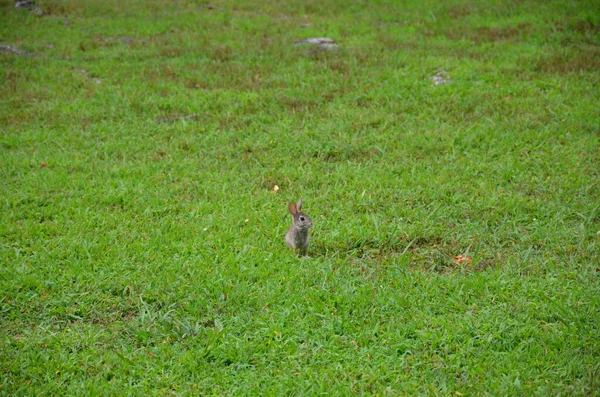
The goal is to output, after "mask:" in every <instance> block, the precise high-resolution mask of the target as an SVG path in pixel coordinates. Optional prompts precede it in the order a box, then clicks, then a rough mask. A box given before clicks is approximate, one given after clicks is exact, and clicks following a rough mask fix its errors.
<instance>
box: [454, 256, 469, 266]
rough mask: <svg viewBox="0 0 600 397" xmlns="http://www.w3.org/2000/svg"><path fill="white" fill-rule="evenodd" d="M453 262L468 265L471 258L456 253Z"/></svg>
mask: <svg viewBox="0 0 600 397" xmlns="http://www.w3.org/2000/svg"><path fill="white" fill-rule="evenodd" d="M454 262H456V263H458V264H459V265H462V264H463V263H466V264H468V265H470V264H471V263H472V262H473V258H471V257H468V256H465V255H457V256H455V257H454Z"/></svg>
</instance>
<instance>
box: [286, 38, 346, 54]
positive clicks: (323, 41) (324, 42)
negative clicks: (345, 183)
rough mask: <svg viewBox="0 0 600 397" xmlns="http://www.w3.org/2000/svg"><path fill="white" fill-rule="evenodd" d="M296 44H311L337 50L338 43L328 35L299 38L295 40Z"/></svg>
mask: <svg viewBox="0 0 600 397" xmlns="http://www.w3.org/2000/svg"><path fill="white" fill-rule="evenodd" d="M296 45H298V46H299V45H312V46H314V47H316V48H319V49H322V50H328V51H331V50H337V49H338V48H339V45H338V43H336V42H335V40H333V39H330V38H329V37H312V38H310V39H305V40H300V41H297V42H296Z"/></svg>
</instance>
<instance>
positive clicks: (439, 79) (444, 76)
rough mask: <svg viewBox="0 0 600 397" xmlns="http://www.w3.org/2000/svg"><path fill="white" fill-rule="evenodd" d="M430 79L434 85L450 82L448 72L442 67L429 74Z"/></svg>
mask: <svg viewBox="0 0 600 397" xmlns="http://www.w3.org/2000/svg"><path fill="white" fill-rule="evenodd" d="M431 80H433V84H435V85H441V84H448V83H450V82H452V79H451V78H450V75H449V74H448V72H446V71H445V70H443V69H442V70H440V71H439V72H437V73H436V74H434V75H433V76H431Z"/></svg>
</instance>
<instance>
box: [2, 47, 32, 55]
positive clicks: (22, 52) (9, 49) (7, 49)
mask: <svg viewBox="0 0 600 397" xmlns="http://www.w3.org/2000/svg"><path fill="white" fill-rule="evenodd" d="M0 51H3V52H12V53H13V54H17V55H30V54H31V53H30V52H29V51H25V50H21V49H20V48H17V47H14V46H12V45H0Z"/></svg>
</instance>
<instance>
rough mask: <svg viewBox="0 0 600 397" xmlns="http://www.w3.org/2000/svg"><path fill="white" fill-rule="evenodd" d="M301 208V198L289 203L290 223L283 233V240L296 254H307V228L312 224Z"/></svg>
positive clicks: (308, 239) (308, 237) (308, 240)
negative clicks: (296, 201)
mask: <svg viewBox="0 0 600 397" xmlns="http://www.w3.org/2000/svg"><path fill="white" fill-rule="evenodd" d="M301 210H302V199H299V200H298V203H297V204H295V203H290V204H289V205H288V211H289V213H290V214H291V215H292V225H291V226H290V228H289V229H288V231H287V233H286V234H285V242H286V244H287V245H288V246H290V247H291V248H292V249H293V250H294V251H296V252H297V256H300V255H303V256H306V255H307V254H308V244H309V242H310V236H309V233H308V232H309V230H310V228H311V227H312V226H313V223H312V219H311V218H310V217H309V216H308V215H306V214H305V213H304V212H301Z"/></svg>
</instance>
